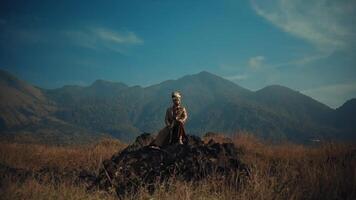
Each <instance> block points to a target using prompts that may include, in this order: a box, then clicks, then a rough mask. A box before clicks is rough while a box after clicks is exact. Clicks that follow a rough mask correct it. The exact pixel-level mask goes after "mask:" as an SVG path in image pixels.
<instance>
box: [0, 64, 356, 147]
mask: <svg viewBox="0 0 356 200" xmlns="http://www.w3.org/2000/svg"><path fill="white" fill-rule="evenodd" d="M175 90H178V91H180V92H181V93H182V94H183V99H182V103H183V105H184V106H185V107H186V109H187V111H188V121H187V124H186V130H187V132H188V133H190V134H195V135H202V134H204V133H206V132H219V133H224V134H228V135H233V134H235V133H238V132H241V131H243V132H248V133H251V134H256V135H258V136H260V137H263V138H268V139H271V140H276V141H280V140H289V141H294V142H300V143H306V142H307V141H310V140H316V139H317V140H320V139H342V140H354V139H355V138H356V133H355V130H356V117H355V114H354V113H356V112H355V111H356V99H351V100H349V101H347V102H345V104H344V105H342V106H340V107H339V108H337V109H332V108H330V107H328V106H326V105H324V104H323V103H321V102H318V101H316V100H314V99H312V98H311V97H308V96H306V95H304V94H302V93H300V92H298V91H295V90H292V89H290V88H287V87H284V86H280V85H272V86H267V87H265V88H263V89H260V90H257V91H251V90H248V89H245V88H243V87H240V86H239V85H237V84H235V83H233V82H231V81H229V80H226V79H224V78H222V77H219V76H217V75H214V74H212V73H209V72H206V71H202V72H200V73H198V74H193V75H186V76H184V77H182V78H179V79H177V80H167V81H164V82H161V83H159V84H155V85H151V86H148V87H141V86H128V85H126V84H124V83H120V82H111V81H105V80H96V81H95V82H94V83H93V84H91V85H90V86H75V85H66V86H63V87H61V88H57V89H43V88H39V87H36V86H33V85H31V84H30V83H27V82H25V81H23V80H20V79H18V78H17V77H15V76H14V75H12V74H10V73H9V72H7V71H3V70H0V131H1V134H0V135H1V136H3V137H12V138H13V137H20V138H21V137H27V136H35V137H34V138H37V139H38V140H39V141H43V142H59V143H60V142H63V141H73V142H75V141H77V140H82V141H84V140H85V139H83V138H86V139H88V138H89V139H92V138H94V139H95V138H97V137H99V136H111V137H116V138H119V139H121V140H124V141H130V140H131V139H133V138H134V137H136V136H137V135H138V134H140V133H142V132H151V133H155V132H157V131H158V130H160V129H161V128H163V126H164V115H165V110H166V108H167V107H168V106H170V105H171V99H170V94H171V92H172V91H175Z"/></svg>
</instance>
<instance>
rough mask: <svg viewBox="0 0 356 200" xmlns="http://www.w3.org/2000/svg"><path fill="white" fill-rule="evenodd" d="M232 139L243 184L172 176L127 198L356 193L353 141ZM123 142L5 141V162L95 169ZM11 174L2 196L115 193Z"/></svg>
mask: <svg viewBox="0 0 356 200" xmlns="http://www.w3.org/2000/svg"><path fill="white" fill-rule="evenodd" d="M220 139H221V138H220ZM232 141H233V142H234V143H235V144H236V145H237V146H238V148H240V149H241V151H242V152H244V154H243V155H241V159H242V160H243V162H245V163H247V164H248V165H249V166H250V167H251V176H250V177H249V178H248V179H247V180H246V182H245V183H244V184H239V185H237V187H236V186H233V185H229V184H226V183H225V182H224V181H223V180H221V179H219V178H217V177H214V176H212V177H210V178H208V179H206V180H203V181H201V182H198V183H191V182H182V181H179V180H175V179H172V180H170V182H169V188H168V189H167V188H165V187H163V186H160V185H157V189H156V191H155V193H154V194H153V195H150V194H149V193H148V192H147V191H146V190H145V189H144V188H142V189H141V190H140V191H138V192H137V193H135V194H133V195H134V196H128V197H127V199H142V200H144V199H172V200H189V199H202V200H203V199H218V200H220V199H221V200H222V199H356V192H355V191H356V148H355V146H354V145H347V144H341V143H324V144H320V145H318V146H313V147H312V146H303V145H297V144H290V143H283V144H274V145H272V144H267V143H265V142H264V141H261V140H259V139H258V138H256V137H254V136H252V135H251V134H246V133H243V134H237V135H235V136H234V137H233V138H232ZM124 147H125V145H124V144H122V143H120V142H119V141H117V140H104V141H100V142H98V143H97V144H92V145H86V146H68V147H56V146H46V145H39V144H37V145H36V144H27V145H25V144H18V143H6V142H1V143H0V163H2V164H6V165H8V166H11V167H15V168H23V169H28V170H36V169H40V168H42V167H48V166H50V167H58V168H59V169H60V170H68V169H86V170H90V171H94V172H95V171H97V170H98V168H99V166H100V163H101V161H102V160H104V159H108V158H110V157H111V156H112V155H113V154H114V153H116V152H117V151H119V150H121V149H123V148H124ZM5 177H6V176H5ZM10 179H11V177H8V178H5V179H4V180H2V181H1V182H2V184H1V185H0V193H1V199H116V197H115V195H111V194H107V193H105V192H101V191H94V192H88V191H86V190H85V187H84V186H81V185H75V184H74V183H73V182H72V181H70V180H69V181H68V180H63V181H61V182H60V183H48V182H47V183H40V182H39V181H37V180H35V179H34V178H28V179H27V180H26V181H25V182H19V181H18V182H11V180H10Z"/></svg>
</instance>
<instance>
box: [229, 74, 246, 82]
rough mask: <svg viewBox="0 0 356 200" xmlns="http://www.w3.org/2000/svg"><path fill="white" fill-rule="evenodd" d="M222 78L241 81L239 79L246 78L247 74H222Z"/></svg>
mask: <svg viewBox="0 0 356 200" xmlns="http://www.w3.org/2000/svg"><path fill="white" fill-rule="evenodd" d="M224 78H225V79H228V80H230V81H241V80H246V79H247V78H248V76H247V75H246V74H237V75H233V76H224Z"/></svg>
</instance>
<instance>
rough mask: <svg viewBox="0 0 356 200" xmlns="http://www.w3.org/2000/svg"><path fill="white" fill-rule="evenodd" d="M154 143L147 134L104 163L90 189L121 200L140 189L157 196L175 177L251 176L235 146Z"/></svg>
mask: <svg viewBox="0 0 356 200" xmlns="http://www.w3.org/2000/svg"><path fill="white" fill-rule="evenodd" d="M152 140H153V137H152V136H151V135H150V134H143V135H141V136H139V137H138V138H137V139H136V141H135V142H134V143H133V144H132V145H130V146H128V147H127V148H126V149H124V150H123V151H121V152H119V153H117V154H115V155H113V156H112V158H111V159H110V160H105V161H103V166H102V169H101V170H100V172H99V174H98V176H96V177H95V178H91V179H90V178H89V179H88V180H91V181H92V183H91V184H90V185H91V186H90V187H99V188H100V189H104V190H108V191H113V190H114V191H115V192H116V193H117V194H118V196H119V197H120V196H124V195H125V194H128V193H130V194H131V193H133V192H135V191H136V190H137V189H138V188H139V187H146V188H147V189H148V190H149V191H150V192H153V191H154V189H155V188H154V186H155V184H157V183H160V184H162V183H165V182H166V181H167V180H168V179H169V178H171V177H175V178H176V179H178V180H183V181H199V180H201V179H203V178H206V177H209V176H213V175H219V176H220V175H221V176H222V177H225V178H226V179H228V178H234V179H240V178H241V177H244V176H246V175H248V174H249V170H248V168H247V167H246V165H245V164H243V163H242V162H241V161H240V160H239V157H238V155H239V151H238V150H237V149H236V147H235V146H234V144H232V143H223V144H220V143H217V142H214V141H213V140H210V141H209V142H208V143H203V142H202V140H201V139H200V138H199V137H197V136H188V140H187V144H184V145H179V144H174V145H167V146H165V147H161V148H157V147H152V146H150V145H149V144H150V143H151V142H152ZM242 175H243V176H242ZM83 177H84V176H83ZM86 178H88V177H86Z"/></svg>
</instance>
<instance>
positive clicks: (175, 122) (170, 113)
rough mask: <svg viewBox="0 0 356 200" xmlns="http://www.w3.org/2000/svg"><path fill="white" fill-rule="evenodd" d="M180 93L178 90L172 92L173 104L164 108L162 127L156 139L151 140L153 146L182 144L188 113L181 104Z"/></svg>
mask: <svg viewBox="0 0 356 200" xmlns="http://www.w3.org/2000/svg"><path fill="white" fill-rule="evenodd" d="M181 99H182V95H181V94H180V92H177V91H175V92H172V102H173V105H172V106H171V107H169V108H167V110H166V117H165V120H164V122H165V124H166V127H164V128H163V129H162V130H161V131H160V132H159V133H158V135H157V137H156V139H155V140H154V141H153V142H152V145H155V146H164V145H167V144H175V143H179V144H183V140H184V139H185V137H186V135H185V130H184V124H185V122H186V121H187V118H188V114H187V111H186V109H185V107H183V106H182V105H181Z"/></svg>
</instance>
